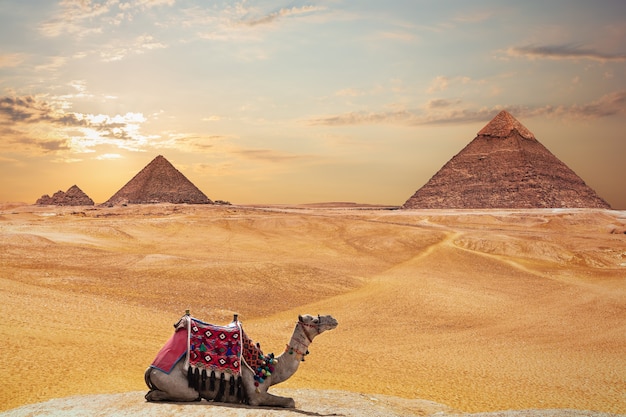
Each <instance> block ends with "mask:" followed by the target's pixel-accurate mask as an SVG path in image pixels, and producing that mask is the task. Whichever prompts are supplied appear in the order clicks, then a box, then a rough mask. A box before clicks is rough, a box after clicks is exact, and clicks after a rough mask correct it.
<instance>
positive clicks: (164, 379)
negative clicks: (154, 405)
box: [144, 368, 200, 401]
mask: <svg viewBox="0 0 626 417" xmlns="http://www.w3.org/2000/svg"><path fill="white" fill-rule="evenodd" d="M144 377H145V379H146V384H147V385H148V388H150V391H148V393H147V394H146V395H145V398H146V401H199V400H200V395H199V394H198V391H196V390H194V389H193V388H189V386H188V384H187V378H186V377H184V376H183V375H182V373H179V372H172V373H171V374H166V373H164V372H161V371H158V370H156V369H152V368H148V369H147V370H146V373H145V376H144Z"/></svg>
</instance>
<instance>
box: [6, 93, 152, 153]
mask: <svg viewBox="0 0 626 417" xmlns="http://www.w3.org/2000/svg"><path fill="white" fill-rule="evenodd" d="M145 121H146V118H145V117H144V116H143V114H141V113H132V112H128V113H126V114H123V115H120V114H118V115H115V116H109V115H105V114H83V113H79V112H70V111H67V109H65V108H64V107H63V106H60V105H59V104H58V103H55V102H54V101H46V100H45V99H44V98H42V97H39V96H4V97H0V131H2V132H3V136H4V137H5V138H6V139H7V140H6V141H5V142H3V145H5V146H7V147H9V148H11V147H14V145H12V144H15V143H18V144H20V145H26V146H25V147H24V149H26V150H28V151H33V150H38V151H40V152H44V153H47V152H57V151H69V152H72V153H83V152H93V150H94V148H95V147H96V146H99V145H103V144H108V145H112V146H115V147H118V148H120V149H127V150H140V149H141V148H142V147H144V146H145V145H146V143H147V141H148V140H149V139H151V138H154V137H148V136H144V135H142V134H141V132H140V130H141V125H142V124H143V123H144V122H145ZM18 150H19V149H18Z"/></svg>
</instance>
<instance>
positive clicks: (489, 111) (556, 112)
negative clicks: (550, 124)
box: [306, 90, 626, 126]
mask: <svg viewBox="0 0 626 417" xmlns="http://www.w3.org/2000/svg"><path fill="white" fill-rule="evenodd" d="M502 109H507V110H509V111H511V112H512V113H514V114H515V115H516V117H527V118H530V117H562V118H570V119H574V120H591V119H599V118H603V117H610V116H616V115H626V90H622V91H618V92H614V93H610V94H606V95H604V96H602V97H600V98H598V99H597V100H593V101H591V102H589V103H587V104H583V105H578V104H573V105H569V106H565V105H563V106H550V105H545V106H515V105H497V106H493V107H483V108H480V109H476V108H471V107H463V103H462V102H461V101H460V100H444V99H438V100H431V101H429V102H428V103H427V104H426V106H424V109H423V110H399V111H392V112H389V111H381V112H348V113H342V114H338V115H328V116H319V117H313V118H310V119H308V120H307V121H306V123H307V124H308V125H310V126H354V125H372V124H390V125H401V126H422V125H443V124H462V123H473V122H480V121H485V120H489V119H490V118H492V117H493V116H494V115H495V114H496V113H497V112H499V111H500V110H502Z"/></svg>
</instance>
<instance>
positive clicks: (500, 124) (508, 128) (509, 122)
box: [478, 110, 535, 139]
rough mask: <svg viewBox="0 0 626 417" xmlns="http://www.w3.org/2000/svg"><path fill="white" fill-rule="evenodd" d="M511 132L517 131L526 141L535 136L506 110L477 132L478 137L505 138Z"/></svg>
mask: <svg viewBox="0 0 626 417" xmlns="http://www.w3.org/2000/svg"><path fill="white" fill-rule="evenodd" d="M513 130H517V132H518V133H519V134H520V135H521V136H522V137H524V138H526V139H535V135H533V133H532V132H531V131H530V130H528V129H527V128H526V126H524V125H523V124H521V123H520V122H519V120H517V119H516V118H515V117H513V116H512V115H511V113H509V112H508V111H506V110H502V111H500V113H498V114H497V115H496V117H494V118H493V119H491V121H490V122H489V123H487V125H486V126H485V127H483V128H482V129H481V130H480V131H479V132H478V136H492V137H497V138H505V137H507V136H509V135H510V134H511V132H512V131H513Z"/></svg>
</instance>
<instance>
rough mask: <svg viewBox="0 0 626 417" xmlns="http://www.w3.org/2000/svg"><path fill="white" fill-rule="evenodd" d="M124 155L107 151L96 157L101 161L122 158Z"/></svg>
mask: <svg viewBox="0 0 626 417" xmlns="http://www.w3.org/2000/svg"><path fill="white" fill-rule="evenodd" d="M121 158H122V155H120V154H119V153H105V154H102V155H98V156H97V157H96V159H97V160H99V161H105V160H110V159H121Z"/></svg>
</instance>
